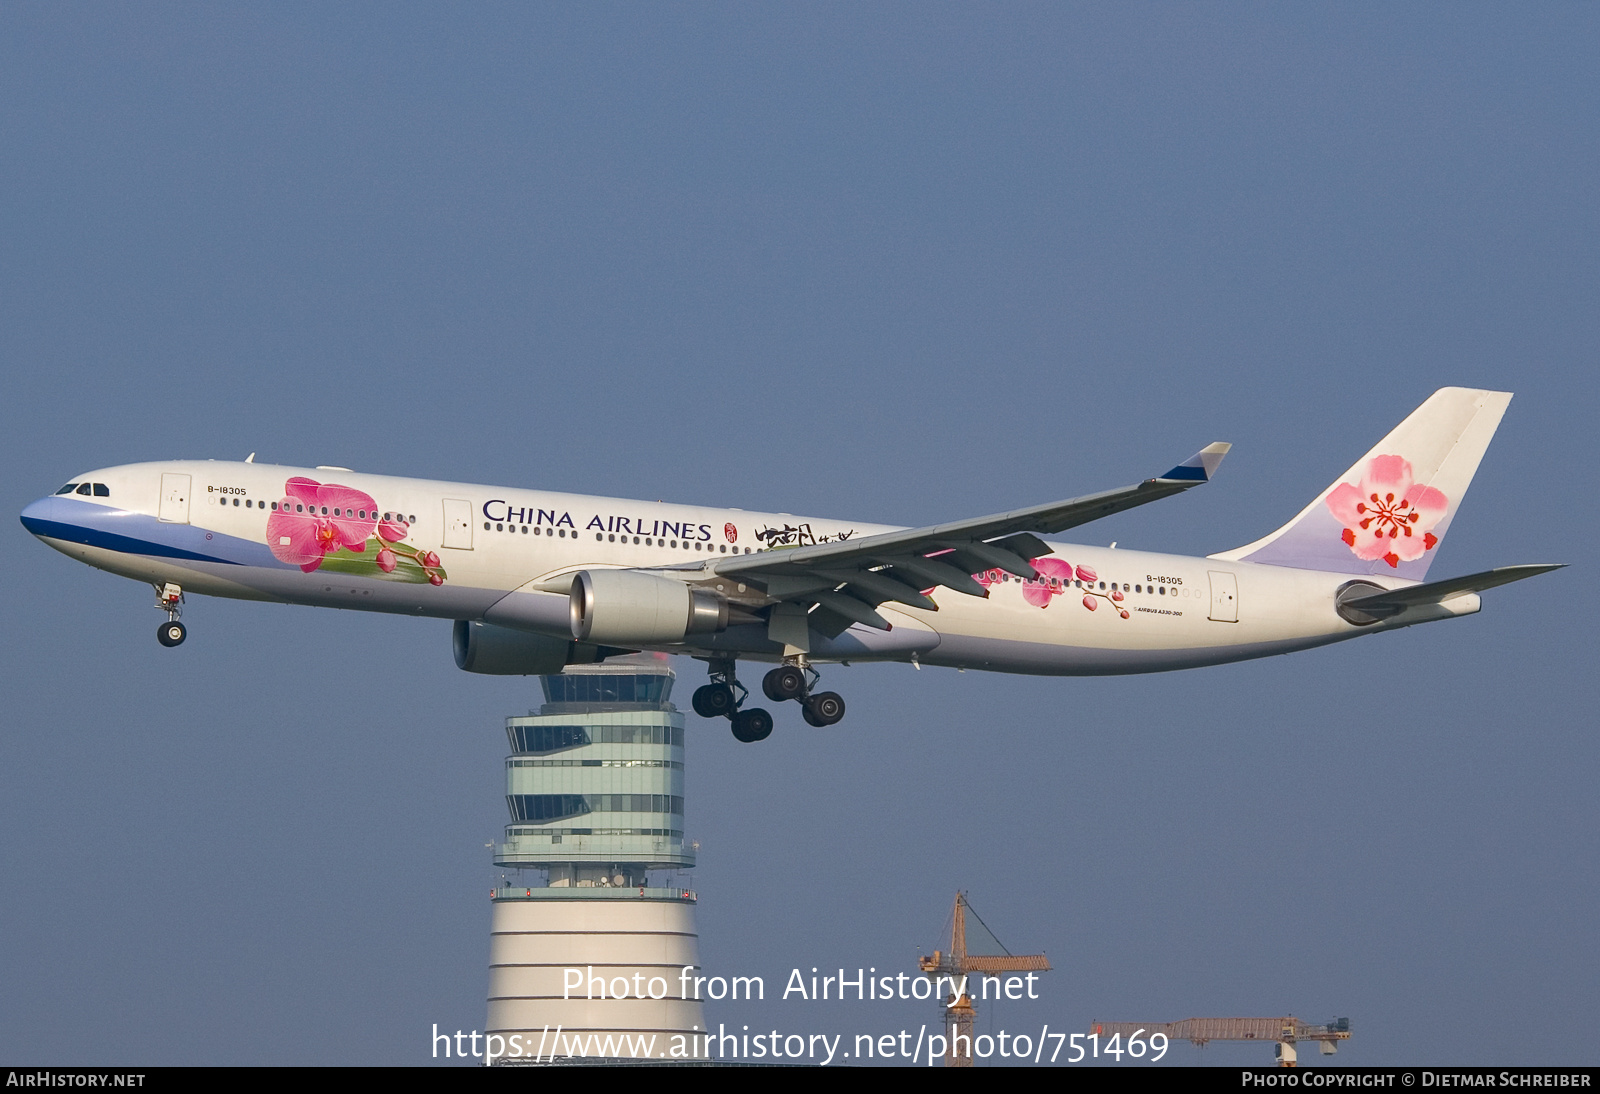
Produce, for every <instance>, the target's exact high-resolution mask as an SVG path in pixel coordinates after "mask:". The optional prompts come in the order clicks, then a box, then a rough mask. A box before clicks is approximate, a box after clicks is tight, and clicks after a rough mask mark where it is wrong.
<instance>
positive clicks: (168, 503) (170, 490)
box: [156, 475, 189, 524]
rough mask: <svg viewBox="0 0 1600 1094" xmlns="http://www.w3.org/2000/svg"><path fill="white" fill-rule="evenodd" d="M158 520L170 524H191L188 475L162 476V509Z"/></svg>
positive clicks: (158, 514) (158, 513) (157, 515)
mask: <svg viewBox="0 0 1600 1094" xmlns="http://www.w3.org/2000/svg"><path fill="white" fill-rule="evenodd" d="M156 518H157V519H158V520H163V521H166V522H167V523H168V524H188V523H189V476H188V475H162V476H161V508H160V510H159V511H158V512H157V514H156Z"/></svg>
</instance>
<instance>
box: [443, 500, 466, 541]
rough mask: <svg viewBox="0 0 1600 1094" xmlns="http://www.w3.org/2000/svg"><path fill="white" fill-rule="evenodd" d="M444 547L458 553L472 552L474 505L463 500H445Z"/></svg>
mask: <svg viewBox="0 0 1600 1094" xmlns="http://www.w3.org/2000/svg"><path fill="white" fill-rule="evenodd" d="M444 545H445V546H446V547H453V548H455V549H456V550H458V551H470V550H472V503H471V502H470V501H465V500H463V499H461V498H445V499H444Z"/></svg>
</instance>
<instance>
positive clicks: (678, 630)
mask: <svg viewBox="0 0 1600 1094" xmlns="http://www.w3.org/2000/svg"><path fill="white" fill-rule="evenodd" d="M727 629H728V602H727V601H726V600H724V599H722V598H721V597H720V596H718V595H717V594H716V593H713V592H709V591H707V590H705V589H691V588H690V587H689V586H687V585H685V584H684V583H683V582H681V581H674V580H673V579H671V578H669V577H656V576H654V575H653V574H641V573H638V572H636V571H634V570H583V571H580V572H579V573H577V574H575V575H574V576H573V579H572V637H573V638H575V639H577V640H578V641H579V642H590V643H595V644H603V645H614V646H638V645H646V644H649V643H653V642H681V641H682V640H683V639H684V638H686V637H688V636H689V635H691V634H717V633H720V632H721V631H725V630H727Z"/></svg>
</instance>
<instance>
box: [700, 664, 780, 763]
mask: <svg viewBox="0 0 1600 1094" xmlns="http://www.w3.org/2000/svg"><path fill="white" fill-rule="evenodd" d="M749 697H750V693H749V692H748V691H746V690H745V688H744V685H743V684H741V683H739V680H738V677H736V676H735V675H734V668H733V662H732V661H712V662H711V682H710V683H709V684H706V685H705V686H704V687H699V688H696V689H695V693H694V699H693V700H692V701H691V705H693V707H694V712H695V713H696V714H698V715H700V717H702V718H726V719H728V721H730V722H732V723H733V736H734V739H735V740H739V741H743V742H744V743H745V744H753V743H754V742H756V741H764V740H766V739H767V738H768V737H770V736H772V715H770V714H768V713H767V712H766V711H764V710H762V709H761V708H759V707H752V708H751V709H749V710H741V709H740V708H741V707H742V706H744V701H745V700H746V699H748V698H749Z"/></svg>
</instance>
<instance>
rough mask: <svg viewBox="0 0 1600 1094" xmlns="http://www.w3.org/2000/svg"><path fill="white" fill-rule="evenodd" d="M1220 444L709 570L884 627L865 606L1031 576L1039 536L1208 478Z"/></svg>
mask: <svg viewBox="0 0 1600 1094" xmlns="http://www.w3.org/2000/svg"><path fill="white" fill-rule="evenodd" d="M1229 447H1230V446H1229V445H1227V444H1225V443H1222V442H1218V443H1216V444H1210V445H1207V446H1206V447H1205V448H1202V449H1201V450H1200V451H1199V452H1197V453H1195V454H1194V455H1193V456H1191V457H1190V458H1189V459H1187V460H1185V461H1184V462H1183V463H1181V464H1179V465H1178V466H1177V467H1174V468H1173V469H1172V470H1170V471H1168V472H1167V473H1166V474H1164V475H1160V476H1158V477H1156V478H1153V479H1146V480H1144V481H1143V482H1141V483H1137V484H1135V485H1133V486H1125V487H1123V488H1121V489H1119V490H1106V491H1102V492H1101V493H1098V494H1088V495H1086V496H1084V497H1081V498H1072V499H1070V500H1067V501H1056V502H1050V503H1047V504H1045V505H1035V506H1031V507H1029V508H1027V509H1016V510H1013V511H1011V512H1009V513H996V514H994V515H992V516H987V517H976V518H973V519H971V520H960V521H954V522H951V523H949V524H935V525H930V526H928V527H926V528H908V529H905V530H903V531H899V532H884V533H882V534H880V535H875V536H865V537H862V538H860V539H849V540H844V541H842V542H836V543H819V544H815V545H813V546H808V547H793V548H782V549H779V550H776V551H770V550H769V551H762V552H760V553H757V554H753V555H741V556H739V557H738V558H729V559H719V560H717V562H716V563H714V564H713V566H712V567H711V568H712V570H713V571H714V572H715V573H716V574H717V575H718V576H724V577H736V578H738V579H739V580H740V581H742V582H746V583H749V584H754V585H757V586H759V587H764V589H765V591H766V594H767V596H768V597H770V598H772V599H776V600H780V601H794V602H798V603H801V604H804V605H807V606H808V607H809V605H812V604H815V605H818V610H817V611H816V612H812V613H811V625H812V626H814V627H816V628H817V629H818V630H820V631H822V632H824V633H830V634H838V633H839V632H841V631H843V630H844V629H845V628H846V627H848V626H849V625H850V624H851V623H864V624H866V625H867V626H870V627H876V628H878V629H879V630H888V629H889V624H888V622H887V621H886V620H885V619H884V618H883V617H882V616H881V615H879V614H878V613H877V612H876V611H875V610H874V609H875V608H876V607H877V606H878V605H879V604H882V603H884V602H885V601H893V602H895V603H900V604H907V605H910V606H912V607H917V608H925V609H927V610H929V611H937V610H938V605H937V604H935V603H934V602H933V600H932V599H930V598H929V597H928V596H926V595H924V593H923V592H922V591H921V590H924V589H932V588H934V587H936V586H940V585H942V586H944V587H946V588H948V589H953V590H955V591H956V592H959V593H966V594H968V595H969V596H978V597H985V596H988V595H989V594H988V592H987V591H986V590H985V589H984V587H983V586H982V585H980V584H978V582H977V581H975V580H973V578H972V575H973V574H975V573H980V572H982V571H984V570H1005V571H1006V572H1007V573H1011V574H1015V575H1016V576H1018V577H1022V578H1029V579H1033V578H1037V577H1038V576H1039V574H1038V571H1037V570H1035V569H1034V568H1033V566H1032V565H1031V564H1030V563H1029V561H1028V560H1029V559H1032V558H1039V557H1040V556H1042V555H1048V554H1050V553H1051V550H1050V547H1049V546H1048V545H1047V544H1046V543H1045V542H1044V541H1043V540H1041V539H1040V538H1039V536H1040V535H1052V534H1054V533H1057V532H1063V531H1065V530H1067V529H1068V528H1076V527H1077V526H1078V525H1080V524H1087V523H1089V522H1090V521H1092V520H1099V519H1100V518H1101V517H1106V516H1110V515H1111V514H1113V513H1120V512H1123V511H1124V510H1127V509H1132V508H1134V507H1135V506H1139V505H1144V504H1146V503H1147V502H1152V501H1155V500H1157V499H1158V498H1165V497H1169V496H1171V495H1173V494H1178V493H1182V492H1183V491H1185V490H1188V489H1190V488H1191V487H1195V486H1199V485H1200V484H1201V483H1203V482H1206V481H1208V480H1209V479H1210V478H1211V476H1212V474H1213V473H1214V472H1215V471H1216V469H1217V466H1218V465H1219V464H1220V463H1221V462H1222V458H1223V456H1225V455H1227V453H1228V449H1229Z"/></svg>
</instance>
